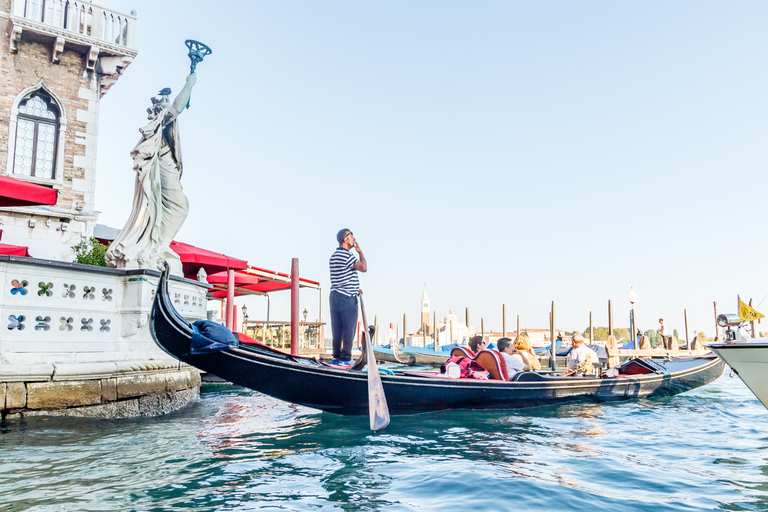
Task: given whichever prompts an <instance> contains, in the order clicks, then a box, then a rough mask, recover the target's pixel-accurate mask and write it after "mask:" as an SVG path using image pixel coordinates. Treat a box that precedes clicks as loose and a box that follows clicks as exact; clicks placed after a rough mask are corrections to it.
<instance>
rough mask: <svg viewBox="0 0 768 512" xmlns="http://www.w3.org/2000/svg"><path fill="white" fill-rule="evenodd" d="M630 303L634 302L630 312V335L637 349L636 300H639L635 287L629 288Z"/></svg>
mask: <svg viewBox="0 0 768 512" xmlns="http://www.w3.org/2000/svg"><path fill="white" fill-rule="evenodd" d="M627 298H628V299H629V303H630V304H632V312H631V313H630V314H629V328H630V330H631V332H630V336H632V346H633V347H634V348H635V349H637V348H638V347H637V332H636V331H637V319H636V318H635V302H637V293H636V292H635V289H634V287H630V288H629V295H628V296H627Z"/></svg>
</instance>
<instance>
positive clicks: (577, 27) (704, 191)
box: [96, 0, 768, 336]
mask: <svg viewBox="0 0 768 512" xmlns="http://www.w3.org/2000/svg"><path fill="white" fill-rule="evenodd" d="M105 6H106V7H110V8H113V9H115V10H118V11H120V12H126V13H127V12H130V11H131V10H135V11H137V13H138V14H137V16H138V18H137V23H136V49H137V50H138V56H137V57H136V59H135V60H134V61H133V63H132V64H131V65H130V66H129V67H128V69H127V70H126V71H125V73H124V75H123V76H122V77H121V78H120V80H119V81H118V82H117V84H116V85H114V86H113V87H112V89H110V90H109V92H108V93H107V95H106V96H104V98H102V101H101V107H100V112H101V121H100V127H99V147H98V171H97V172H98V174H97V187H96V208H97V210H99V211H100V212H101V215H100V220H99V222H100V223H102V224H106V225H108V226H111V227H115V228H120V227H122V226H123V224H124V223H125V221H126V220H127V218H128V215H129V213H130V206H131V201H132V194H133V182H134V179H135V175H134V172H133V171H132V163H131V159H130V151H131V149H132V148H133V146H134V145H135V144H136V142H137V141H138V138H139V132H138V128H139V127H140V126H142V125H143V124H145V122H146V107H147V106H149V98H150V97H151V96H152V95H155V94H157V92H158V91H159V90H160V89H162V88H163V87H171V88H172V89H173V91H174V94H175V93H176V92H178V91H179V90H180V89H181V87H182V86H183V84H184V80H185V77H186V74H187V73H188V72H189V59H188V58H187V55H186V53H187V49H186V47H185V46H184V40H186V39H196V40H199V41H202V42H204V43H205V44H207V45H209V46H210V47H211V48H212V50H213V53H212V54H211V55H209V56H207V57H206V58H205V60H204V61H203V62H202V63H201V64H199V65H198V68H197V75H198V79H197V84H196V86H195V88H194V90H193V93H192V100H191V107H190V109H189V110H187V111H185V112H184V113H183V114H182V115H181V116H180V117H179V122H180V127H181V133H182V147H183V159H184V175H183V178H182V184H183V186H184V190H185V193H186V195H187V197H188V198H189V201H190V210H191V211H190V214H189V216H188V217H187V220H186V222H185V224H184V226H183V227H182V229H181V231H180V233H179V235H178V236H177V237H176V239H177V240H179V241H183V242H186V243H191V244H193V245H197V246H200V247H204V248H207V249H211V250H215V251H218V252H223V253H226V254H229V255H232V256H236V257H239V258H243V259H247V260H248V261H249V263H251V264H252V265H255V266H259V267H265V268H270V269H274V270H280V271H283V272H289V271H290V266H291V259H292V258H298V259H299V266H300V273H301V275H302V277H306V278H308V279H313V280H317V281H320V282H321V283H322V284H323V292H322V301H323V308H324V310H323V312H322V318H323V320H324V321H327V320H328V319H329V311H328V300H327V294H328V291H329V289H330V281H329V276H328V258H329V257H330V255H331V253H332V252H333V251H334V250H335V248H336V246H337V244H336V240H335V235H336V232H337V231H338V230H339V229H341V228H349V229H351V230H352V231H353V232H354V233H355V237H356V238H357V239H358V242H359V244H360V246H361V248H362V250H363V252H364V254H365V256H366V259H367V261H368V272H367V273H365V274H362V275H361V278H360V281H361V288H362V289H363V290H364V297H365V306H366V313H367V316H368V320H369V323H372V320H373V318H374V316H376V317H377V318H378V322H379V325H386V324H388V323H390V322H392V323H396V324H398V323H399V324H400V325H402V319H403V314H406V315H407V318H408V326H409V329H408V330H409V331H415V330H416V328H417V327H418V326H417V322H418V321H419V320H418V318H419V313H420V300H421V295H422V291H423V289H424V286H425V284H426V287H427V291H428V294H429V298H430V304H431V307H432V310H433V311H436V312H437V314H438V316H439V317H443V316H445V315H446V314H447V313H448V312H449V310H451V309H452V310H453V312H454V313H455V314H457V315H458V316H459V318H461V319H463V317H464V311H465V308H469V311H470V317H471V323H472V324H474V326H475V328H476V329H478V330H479V328H480V318H483V319H484V324H485V329H486V330H497V331H500V330H501V328H502V305H503V304H506V309H507V322H508V324H507V325H508V329H511V330H513V329H514V324H515V318H516V315H520V317H521V325H522V326H523V327H527V328H547V327H548V325H549V311H550V306H551V303H552V301H554V302H555V304H556V308H557V311H556V319H557V326H558V328H560V329H563V330H569V331H570V330H575V329H579V330H583V329H584V328H586V327H587V326H588V325H589V313H590V311H591V312H592V313H593V318H594V324H595V326H598V325H603V326H604V325H607V316H608V313H607V311H608V301H609V300H611V301H612V303H613V311H614V325H615V326H617V327H627V326H628V325H629V309H630V304H629V301H628V299H627V296H628V293H629V291H630V287H633V288H634V290H635V291H636V293H637V296H638V299H637V303H636V304H635V308H636V311H637V315H638V318H639V325H640V327H641V328H642V329H644V330H645V329H653V328H657V327H658V319H659V318H661V317H663V318H664V319H665V324H667V325H668V326H670V327H671V328H674V329H678V330H679V331H680V333H681V336H682V333H683V331H684V311H685V310H687V312H688V318H689V327H690V329H691V331H693V330H696V331H704V332H705V333H706V334H707V335H709V336H712V335H713V334H714V315H713V302H714V301H717V303H718V312H720V313H723V312H726V313H735V312H736V298H737V295H740V296H741V297H742V298H744V299H749V298H754V299H755V303H756V304H757V303H761V301H762V300H763V299H764V298H765V297H766V296H767V295H768V274H767V272H766V266H765V264H764V254H766V252H768V241H767V240H766V237H765V235H764V232H765V229H766V212H765V209H764V207H763V204H764V200H763V199H761V198H762V197H763V196H764V194H765V193H766V190H768V188H767V187H766V185H767V184H768V183H767V181H768V177H767V176H768V175H767V174H766V172H765V171H766V167H768V153H767V148H768V146H767V145H766V138H767V137H768V124H767V122H766V120H768V95H767V94H766V91H768V67H766V65H765V63H766V62H767V61H768V59H766V57H768V55H766V54H767V53H768V32H767V31H766V30H765V22H766V20H767V19H768V3H765V2H761V1H732V2H713V1H700V0H696V1H684V0H681V1H676V2H663V1H648V2H608V1H582V2H571V1H549V2H537V1H491V0H474V1H472V2H468V1H451V0H421V1H397V0H393V1H387V2H371V1H368V2H361V1H357V0H356V1H352V0H350V1H336V0H327V1H323V2H300V1H286V0H255V1H247V2H246V1H240V2H234V1H230V2H220V3H216V4H212V3H211V2H209V1H206V2H202V1H197V0H192V1H186V2H170V1H165V2H150V1H146V0H119V1H118V0H115V1H109V0H107V1H106V2H105ZM319 300H320V297H319V295H318V292H316V291H310V290H304V291H302V293H301V309H304V308H306V309H307V310H308V313H309V315H308V319H309V320H314V319H316V318H317V317H318V309H319ZM244 301H245V303H246V304H247V305H248V308H249V317H250V319H251V320H260V319H263V318H264V317H265V316H266V300H265V299H263V298H261V297H249V298H247V299H240V298H238V299H237V302H238V307H240V306H241V305H242V304H243V302H244ZM271 302H272V311H271V319H272V320H279V319H284V320H288V319H289V302H290V297H289V293H288V292H285V293H282V294H281V293H276V294H273V299H272V301H271ZM209 309H210V307H209ZM758 309H759V308H758ZM762 309H763V310H765V311H766V312H768V301H766V302H765V304H763V305H762ZM765 330H766V331H768V325H767V326H765Z"/></svg>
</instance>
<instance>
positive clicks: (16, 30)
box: [11, 24, 21, 53]
mask: <svg viewBox="0 0 768 512" xmlns="http://www.w3.org/2000/svg"><path fill="white" fill-rule="evenodd" d="M19 41H21V27H20V26H18V25H16V24H14V25H13V28H12V29H11V53H18V51H19Z"/></svg>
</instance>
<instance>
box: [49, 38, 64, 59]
mask: <svg viewBox="0 0 768 512" xmlns="http://www.w3.org/2000/svg"><path fill="white" fill-rule="evenodd" d="M65 41H66V40H65V39H64V38H63V37H61V36H57V37H56V40H55V41H54V42H53V54H52V55H51V62H53V63H54V64H58V63H59V58H60V57H61V53H62V52H63V51H64V43H65Z"/></svg>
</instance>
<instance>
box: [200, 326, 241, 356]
mask: <svg viewBox="0 0 768 512" xmlns="http://www.w3.org/2000/svg"><path fill="white" fill-rule="evenodd" d="M192 330H193V331H194V332H193V334H192V342H191V343H190V347H189V353H190V354H192V355H193V356H196V355H200V354H210V353H211V352H219V351H221V350H225V349H228V348H237V347H238V345H239V341H238V339H237V336H235V335H234V333H232V331H230V330H229V329H227V328H226V327H224V326H223V325H221V324H217V323H216V322H210V321H208V320H198V321H197V322H195V323H193V324H192Z"/></svg>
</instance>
